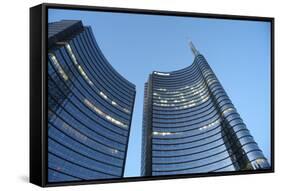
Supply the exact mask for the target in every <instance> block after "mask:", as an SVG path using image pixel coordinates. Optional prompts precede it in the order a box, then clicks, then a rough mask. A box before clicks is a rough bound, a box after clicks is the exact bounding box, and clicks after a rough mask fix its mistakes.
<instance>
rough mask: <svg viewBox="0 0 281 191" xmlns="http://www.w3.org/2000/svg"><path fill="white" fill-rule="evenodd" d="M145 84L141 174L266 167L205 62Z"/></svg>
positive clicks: (152, 76)
mask: <svg viewBox="0 0 281 191" xmlns="http://www.w3.org/2000/svg"><path fill="white" fill-rule="evenodd" d="M190 47H191V50H192V52H193V54H194V56H195V59H194V61H193V63H192V65H190V66H189V67H186V68H184V69H181V70H178V71H173V72H157V71H155V72H153V73H152V74H150V76H149V79H148V81H147V83H146V84H145V93H144V107H143V130H142V132H143V135H142V165H141V173H142V176H157V175H175V174H189V173H204V172H205V173H206V172H219V171H238V170H255V169H266V168H269V167H270V164H269V163H268V161H267V159H266V158H265V157H264V155H263V153H262V151H261V150H260V149H259V147H258V145H257V143H256V142H255V141H254V138H253V137H252V136H251V134H250V132H249V130H248V129H247V127H246V125H245V124H244V122H243V120H242V119H241V117H240V116H239V114H238V112H237V110H236V109H235V107H234V105H233V104H232V102H231V100H230V99H229V97H228V96H227V94H226V92H225V90H224V89H223V87H222V85H221V84H220V82H219V81H218V79H217V78H216V76H215V74H214V72H213V71H212V69H211V68H210V66H209V65H208V63H207V61H206V59H205V58H204V57H203V55H202V54H200V53H199V51H197V50H196V48H195V47H194V45H193V44H192V43H191V42H190Z"/></svg>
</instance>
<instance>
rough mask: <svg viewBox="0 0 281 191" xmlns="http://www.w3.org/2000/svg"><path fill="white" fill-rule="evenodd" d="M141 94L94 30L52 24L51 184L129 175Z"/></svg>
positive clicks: (66, 23)
mask: <svg viewBox="0 0 281 191" xmlns="http://www.w3.org/2000/svg"><path fill="white" fill-rule="evenodd" d="M135 93H136V91H135V85H133V84H132V83H130V82H129V81H127V80H126V79H125V78H123V77H122V76H121V75H120V74H119V73H118V72H117V71H116V70H115V69H114V68H113V67H112V66H111V65H110V63H109V62H108V61H107V60H106V58H105V57H104V55H103V54H102V52H101V50H100V49H99V47H98V45H97V42H96V40H95V38H94V35H93V32H92V30H91V28H90V27H87V26H83V24H82V22H81V21H71V20H62V21H59V22H53V23H49V25H48V181H49V182H59V181H75V180H96V179H107V178H111V179H112V178H119V177H122V176H123V174H124V166H125V160H126V153H127V148H128V138H129V131H130V126H131V119H132V112H133V105H134V99H135Z"/></svg>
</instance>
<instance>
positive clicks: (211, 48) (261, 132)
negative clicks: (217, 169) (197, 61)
mask: <svg viewBox="0 0 281 191" xmlns="http://www.w3.org/2000/svg"><path fill="white" fill-rule="evenodd" d="M62 19H72V20H73V19H74V20H82V22H83V24H84V25H89V26H91V27H92V30H93V32H94V35H95V37H96V40H97V42H98V44H99V46H100V48H101V50H102V52H103V53H104V55H105V57H106V58H107V60H108V61H109V62H110V63H111V65H112V66H113V67H114V68H115V69H116V70H117V71H118V72H119V73H120V74H121V75H123V76H124V77H125V78H126V79H128V80H129V81H131V82H132V83H134V84H135V85H136V90H137V94H136V100H135V108H134V113H133V120H132V126H131V134H130V140H129V148H128V155H127V161H126V162H127V164H126V167H125V176H139V175H140V159H141V128H142V109H143V94H144V83H145V82H146V80H147V79H148V75H149V74H150V73H151V72H152V71H153V70H157V71H163V72H170V71H174V70H178V69H182V68H184V67H187V66H189V65H191V64H192V61H193V59H194V56H193V55H192V53H191V50H190V48H189V47H188V40H189V39H191V40H192V41H193V43H194V44H195V46H196V48H197V49H198V50H199V51H200V52H201V53H202V54H203V55H204V56H205V58H206V59H207V61H208V63H209V65H210V66H211V68H212V69H213V71H214V72H215V74H216V76H217V77H218V79H219V81H220V82H221V84H222V86H223V87H224V89H225V90H226V92H227V94H228V96H229V97H230V99H231V100H232V102H233V104H234V106H235V107H236V109H237V110H238V113H239V114H240V115H241V117H242V119H243V120H244V122H245V124H246V125H247V127H248V129H249V130H250V133H251V134H252V135H253V137H254V139H255V141H256V142H257V143H258V145H259V147H260V148H261V150H262V151H263V152H264V154H265V156H266V157H267V158H268V160H269V162H270V155H271V153H270V24H269V23H267V22H254V21H235V20H223V19H205V18H204V19H203V18H201V19H199V18H188V17H175V16H155V15H137V14H124V13H103V12H93V11H74V10H59V9H57V10H55V9H52V10H50V11H49V22H53V21H58V20H62Z"/></svg>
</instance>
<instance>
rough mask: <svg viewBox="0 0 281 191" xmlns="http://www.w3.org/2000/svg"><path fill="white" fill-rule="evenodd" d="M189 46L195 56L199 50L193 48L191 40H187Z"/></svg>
mask: <svg viewBox="0 0 281 191" xmlns="http://www.w3.org/2000/svg"><path fill="white" fill-rule="evenodd" d="M189 46H190V48H191V51H192V53H193V54H194V56H197V55H198V54H200V53H199V51H198V50H197V49H196V48H195V46H194V44H193V43H192V41H189Z"/></svg>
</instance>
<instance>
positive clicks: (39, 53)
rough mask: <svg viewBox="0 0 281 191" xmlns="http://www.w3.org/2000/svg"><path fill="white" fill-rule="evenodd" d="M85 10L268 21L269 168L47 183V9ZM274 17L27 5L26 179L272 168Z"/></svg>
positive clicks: (39, 180) (44, 182)
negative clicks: (269, 41) (51, 181)
mask: <svg viewBox="0 0 281 191" xmlns="http://www.w3.org/2000/svg"><path fill="white" fill-rule="evenodd" d="M50 8H55V9H65V10H67V9H69V10H88V11H102V12H115V13H133V14H148V15H169V16H182V17H196V18H215V19H230V20H249V21H266V22H269V23H270V24H271V66H270V67H271V69H270V73H271V79H270V81H271V161H270V162H271V168H270V169H265V170H255V171H252V170H245V171H232V172H219V173H199V174H185V175H168V176H154V177H153V176H151V177H128V178H118V179H108V180H90V181H79V182H69V181H67V182H58V183H49V182H48V180H47V177H48V176H47V161H48V160H47V149H48V148H47V117H48V116H47V115H48V111H47V95H48V92H47V74H46V71H47V63H46V62H47V51H48V48H47V46H48V35H47V34H48V32H47V30H48V9H50ZM274 166H275V165H274V18H271V17H256V16H241V15H224V14H209V13H192V12H178V11H163V10H145V9H127V8H115V7H97V6H85V5H66V4H45V3H44V4H40V5H37V6H35V7H31V8H30V182H31V183H33V184H36V185H38V186H42V187H51V186H66V185H84V184H97V183H98V184H100V183H114V182H132V181H147V180H164V179H177V178H194V177H210V176H225V175H242V174H257V173H272V172H274Z"/></svg>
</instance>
